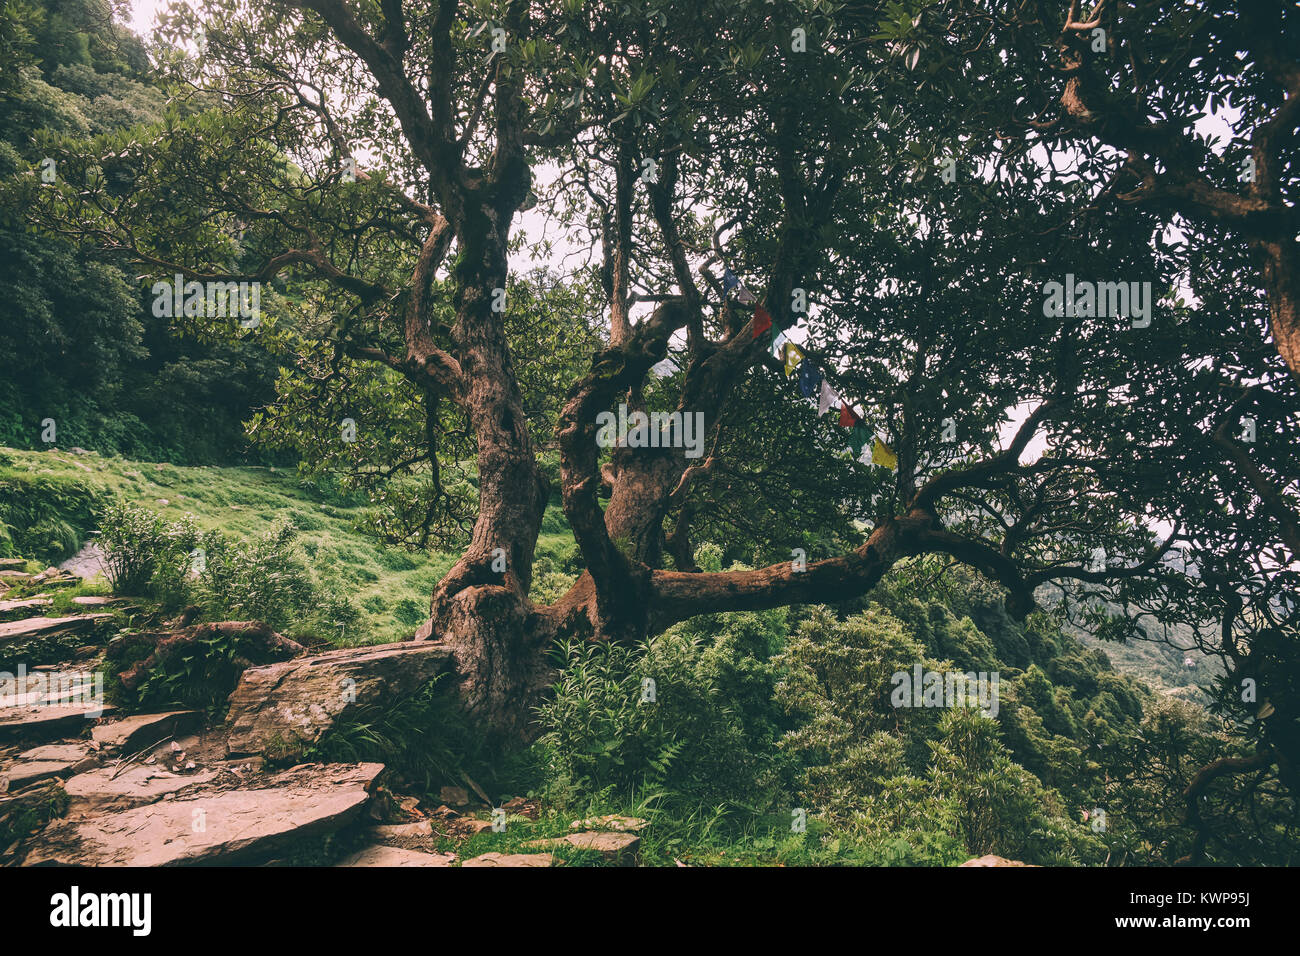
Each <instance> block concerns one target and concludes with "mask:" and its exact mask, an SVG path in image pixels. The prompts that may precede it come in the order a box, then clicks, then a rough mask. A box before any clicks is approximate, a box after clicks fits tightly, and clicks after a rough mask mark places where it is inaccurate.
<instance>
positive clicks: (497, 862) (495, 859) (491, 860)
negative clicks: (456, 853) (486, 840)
mask: <svg viewBox="0 0 1300 956" xmlns="http://www.w3.org/2000/svg"><path fill="white" fill-rule="evenodd" d="M553 865H554V860H553V858H552V856H551V854H549V853H484V854H483V855H482V856H476V857H474V859H472V860H466V861H465V862H464V863H462V864H461V866H553Z"/></svg>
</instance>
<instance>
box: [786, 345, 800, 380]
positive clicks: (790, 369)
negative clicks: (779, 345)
mask: <svg viewBox="0 0 1300 956" xmlns="http://www.w3.org/2000/svg"><path fill="white" fill-rule="evenodd" d="M802 361H803V349H801V348H799V346H797V345H795V344H794V343H793V342H786V343H785V376H786V378H789V377H790V376H791V375H793V374H794V370H795V369H797V368H798V367H799V363H800V362H802Z"/></svg>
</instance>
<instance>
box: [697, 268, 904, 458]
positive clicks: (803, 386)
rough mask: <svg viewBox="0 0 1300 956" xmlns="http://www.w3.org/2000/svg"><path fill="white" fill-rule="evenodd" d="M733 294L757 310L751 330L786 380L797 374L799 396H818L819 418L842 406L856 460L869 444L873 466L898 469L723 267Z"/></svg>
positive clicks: (887, 451) (857, 417) (817, 371)
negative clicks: (776, 361) (764, 343)
mask: <svg viewBox="0 0 1300 956" xmlns="http://www.w3.org/2000/svg"><path fill="white" fill-rule="evenodd" d="M732 292H735V293H736V301H737V302H739V303H741V304H742V305H752V306H753V307H754V319H753V323H752V326H751V327H752V331H753V336H754V339H755V341H757V340H758V337H759V336H761V335H767V337H768V344H769V347H770V348H771V350H772V354H773V356H774V357H775V358H778V359H780V360H782V362H783V363H784V366H785V375H786V378H789V377H790V376H791V375H794V374H795V373H796V372H798V373H799V374H798V378H797V380H798V382H799V392H800V394H802V395H803V397H804V398H812V397H813V396H814V395H815V396H816V397H817V415H818V417H820V416H822V415H825V414H826V413H827V412H828V411H830V410H831V409H832V408H834V407H836V406H837V405H838V406H839V410H840V418H839V424H840V427H841V428H847V429H848V431H849V434H848V442H849V446H850V447H851V448H852V449H853V456H854V458H855V459H859V460H860V458H861V455H862V451H863V449H864V448H866V446H867V443H868V442H870V443H871V463H872V464H873V465H883V466H884V467H886V468H892V469H895V470H897V468H898V456H897V455H895V454H894V452H893V449H891V448H890V447H889V446H888V445H886V444H885V443H884V442H883V441H881V440H880V439H879V438H878V437H876V436H875V435H874V434H873V433H872V430H871V429H870V428H868V427H867V425H866V423H865V422H864V421H863V420H862V417H861V416H860V415H858V413H857V412H855V411H854V410H853V408H852V407H851V405H850V403H848V402H846V401H844V399H843V398H842V397H841V396H840V394H839V393H838V392H836V391H835V389H833V388H832V387H831V384H830V382H829V381H827V379H826V376H825V375H823V374H822V372H821V369H819V368H817V366H816V365H814V364H813V363H812V362H810V361H809V360H808V358H807V356H805V355H804V351H803V349H801V348H800V347H799V346H798V345H796V344H795V343H794V342H792V341H790V338H789V336H787V335H786V334H785V331H784V330H782V329H778V328H776V327H775V325H774V323H773V321H772V316H771V315H770V314H768V311H767V309H765V308H763V306H762V304H761V303H760V302H759V301H758V299H757V298H755V296H754V295H753V293H751V292H750V291H749V290H748V289H746V288H745V286H744V284H743V283H742V282H741V281H740V278H739V277H738V276H737V275H736V274H735V273H734V272H732V271H731V270H730V269H729V268H727V267H726V266H725V265H724V266H723V268H722V294H723V297H724V298H725V297H726V296H729V295H730V294H731V293H732Z"/></svg>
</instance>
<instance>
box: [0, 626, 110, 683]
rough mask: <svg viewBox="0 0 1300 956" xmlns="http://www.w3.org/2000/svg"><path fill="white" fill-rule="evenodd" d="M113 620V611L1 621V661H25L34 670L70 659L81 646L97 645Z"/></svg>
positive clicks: (3, 662)
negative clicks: (40, 666)
mask: <svg viewBox="0 0 1300 956" xmlns="http://www.w3.org/2000/svg"><path fill="white" fill-rule="evenodd" d="M112 621H113V615H111V614H74V615H71V616H68V617H29V618H24V619H23V620H21V621H9V622H7V623H4V624H0V664H7V663H9V662H13V663H14V664H17V663H18V662H23V663H25V664H26V665H27V668H28V670H31V669H32V668H33V667H34V666H35V665H42V664H58V663H61V662H64V661H68V660H71V659H72V658H73V657H75V656H76V653H77V651H78V649H80V648H82V647H85V646H86V645H88V644H98V643H99V642H100V638H101V637H102V636H103V635H104V633H105V632H106V630H107V628H108V626H109V625H110V624H111V623H112ZM4 669H8V670H12V668H10V667H6V668H4Z"/></svg>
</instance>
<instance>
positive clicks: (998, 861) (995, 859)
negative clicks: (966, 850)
mask: <svg viewBox="0 0 1300 956" xmlns="http://www.w3.org/2000/svg"><path fill="white" fill-rule="evenodd" d="M961 865H962V866H1035V867H1036V866H1037V864H1036V863H1021V862H1020V861H1019V860H1008V859H1006V858H1005V857H1001V856H994V855H993V854H992V853H989V854H987V855H985V856H981V857H976V858H975V859H973V860H967V861H966V862H965V863H963V864H961Z"/></svg>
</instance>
